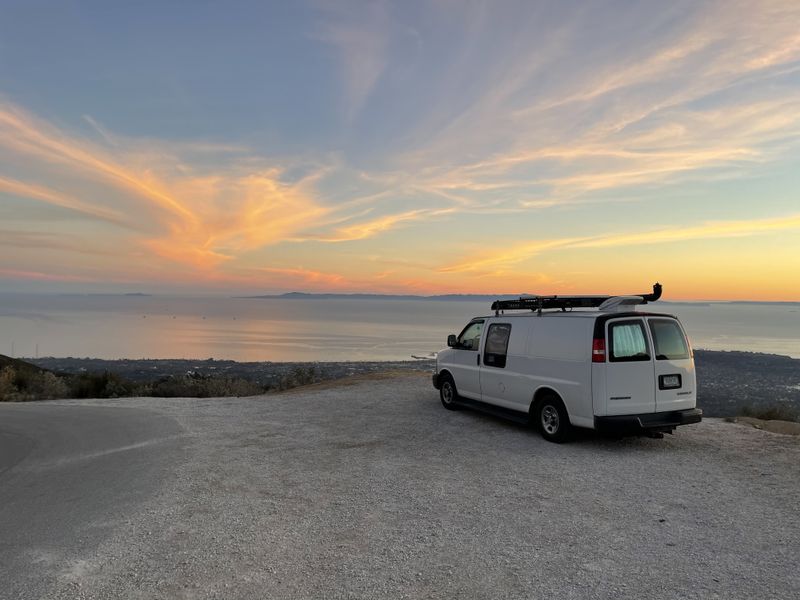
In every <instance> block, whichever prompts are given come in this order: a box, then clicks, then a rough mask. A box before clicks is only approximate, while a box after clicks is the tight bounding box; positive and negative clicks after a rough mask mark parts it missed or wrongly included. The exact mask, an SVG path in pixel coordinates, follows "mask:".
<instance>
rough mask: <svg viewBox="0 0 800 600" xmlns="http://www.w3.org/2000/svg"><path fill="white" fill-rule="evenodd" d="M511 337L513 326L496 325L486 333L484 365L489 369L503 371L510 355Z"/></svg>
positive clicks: (490, 327) (506, 324) (505, 324)
mask: <svg viewBox="0 0 800 600" xmlns="http://www.w3.org/2000/svg"><path fill="white" fill-rule="evenodd" d="M509 337H511V325H510V324H508V323H494V324H492V325H490V326H489V331H488V332H487V333H486V347H485V348H484V353H483V364H484V365H485V366H487V367H497V368H499V369H503V368H505V366H506V355H507V354H508V338H509Z"/></svg>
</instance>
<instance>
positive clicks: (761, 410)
mask: <svg viewBox="0 0 800 600" xmlns="http://www.w3.org/2000/svg"><path fill="white" fill-rule="evenodd" d="M739 415H740V416H742V417H752V418H754V419H762V420H764V421H800V410H798V409H796V408H793V407H791V406H786V405H785V404H772V405H770V406H744V407H742V408H741V409H740V410H739Z"/></svg>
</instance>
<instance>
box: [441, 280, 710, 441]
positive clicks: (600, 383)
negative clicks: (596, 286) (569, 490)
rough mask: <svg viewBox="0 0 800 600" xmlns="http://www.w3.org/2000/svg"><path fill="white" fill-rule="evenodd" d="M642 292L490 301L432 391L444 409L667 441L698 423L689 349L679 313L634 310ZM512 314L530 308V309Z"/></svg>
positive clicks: (648, 298) (554, 428) (557, 432)
mask: <svg viewBox="0 0 800 600" xmlns="http://www.w3.org/2000/svg"><path fill="white" fill-rule="evenodd" d="M660 296H661V286H660V285H659V284H656V285H655V286H653V293H652V294H641V295H636V296H566V297H565V296H530V297H522V298H520V299H519V300H510V301H498V302H495V303H494V304H492V309H493V310H494V311H495V314H494V315H490V316H485V317H476V318H474V319H472V320H471V321H470V322H469V323H467V325H466V326H465V327H464V329H463V330H462V331H461V333H460V334H459V335H458V336H455V335H450V336H449V337H448V343H447V345H448V347H449V348H448V349H447V350H443V351H441V352H439V354H438V356H437V359H436V371H435V372H434V375H433V385H434V387H435V388H436V389H438V390H439V394H440V398H441V401H442V404H443V405H444V407H445V408H447V409H451V410H453V409H456V408H460V407H463V406H469V407H473V408H477V409H479V410H483V411H486V412H490V413H493V414H498V415H501V416H505V417H509V418H512V419H515V420H517V421H521V422H528V423H531V424H534V425H536V426H537V427H538V428H539V430H540V431H541V434H542V436H543V437H544V438H545V439H547V440H549V441H552V442H562V441H564V440H566V439H567V438H568V435H569V431H570V428H571V427H573V426H574V427H585V428H589V429H596V430H600V431H609V432H616V433H629V432H638V433H644V434H647V435H651V436H653V437H662V436H663V433H672V432H673V431H674V429H675V428H676V427H677V426H678V425H686V424H689V423H698V422H700V420H701V419H702V411H701V410H700V409H698V408H697V407H696V405H697V398H696V390H697V384H696V380H695V371H694V358H693V353H692V349H691V346H690V344H689V341H688V339H687V337H686V333H685V332H684V330H683V326H682V325H681V323H680V321H678V319H677V317H675V316H673V315H669V314H663V313H655V312H644V311H637V310H635V306H636V305H637V304H647V303H648V302H653V301H655V300H657V299H658V298H659V297H660ZM515 311H526V312H524V313H521V312H515Z"/></svg>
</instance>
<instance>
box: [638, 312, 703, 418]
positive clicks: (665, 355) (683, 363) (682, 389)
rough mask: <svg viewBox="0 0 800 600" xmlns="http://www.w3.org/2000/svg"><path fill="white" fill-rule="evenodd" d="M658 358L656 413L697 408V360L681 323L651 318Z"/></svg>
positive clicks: (649, 321) (650, 325) (649, 325)
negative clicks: (695, 368) (693, 357)
mask: <svg viewBox="0 0 800 600" xmlns="http://www.w3.org/2000/svg"><path fill="white" fill-rule="evenodd" d="M647 325H648V327H649V329H650V336H651V338H652V340H653V355H654V357H655V375H656V377H655V397H656V412H666V411H670V410H684V409H687V408H694V407H695V405H696V403H697V399H696V398H695V389H696V384H695V372H694V359H692V352H691V350H690V348H689V343H688V341H687V340H686V335H685V333H684V331H683V328H682V327H681V326H680V323H678V321H677V320H676V319H672V318H669V317H648V318H647Z"/></svg>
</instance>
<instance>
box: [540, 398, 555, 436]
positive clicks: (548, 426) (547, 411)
mask: <svg viewBox="0 0 800 600" xmlns="http://www.w3.org/2000/svg"><path fill="white" fill-rule="evenodd" d="M542 429H544V430H545V431H546V432H547V433H548V434H550V435H553V434H554V433H555V432H557V431H558V411H557V410H556V407H555V406H551V405H549V404H548V405H547V406H545V407H544V408H543V409H542Z"/></svg>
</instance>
